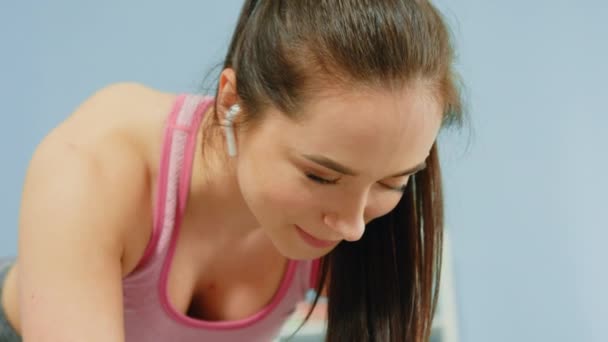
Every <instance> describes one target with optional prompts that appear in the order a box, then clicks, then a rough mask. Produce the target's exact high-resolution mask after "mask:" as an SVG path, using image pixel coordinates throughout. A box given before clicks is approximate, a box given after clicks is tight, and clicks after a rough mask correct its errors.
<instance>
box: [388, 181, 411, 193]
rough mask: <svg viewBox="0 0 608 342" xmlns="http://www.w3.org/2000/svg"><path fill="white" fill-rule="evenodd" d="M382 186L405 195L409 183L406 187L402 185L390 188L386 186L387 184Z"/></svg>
mask: <svg viewBox="0 0 608 342" xmlns="http://www.w3.org/2000/svg"><path fill="white" fill-rule="evenodd" d="M382 185H383V186H384V187H385V188H387V189H389V190H393V191H397V192H399V193H405V190H406V189H407V183H406V184H404V185H401V186H390V185H386V184H382Z"/></svg>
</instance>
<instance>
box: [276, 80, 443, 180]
mask: <svg viewBox="0 0 608 342" xmlns="http://www.w3.org/2000/svg"><path fill="white" fill-rule="evenodd" d="M425 92H426V90H424V88H422V89H420V88H418V89H416V88H414V89H409V90H406V91H403V92H399V93H389V92H356V91H353V92H343V93H342V94H340V95H338V96H325V97H320V98H319V99H318V100H317V101H311V102H310V103H309V104H308V105H307V106H305V107H304V108H303V110H302V115H303V116H304V118H303V120H299V121H298V122H297V123H296V122H294V121H291V124H288V126H289V127H286V128H285V129H284V130H282V134H285V135H286V136H285V137H284V138H285V139H286V140H287V141H286V142H287V143H288V144H289V145H290V146H294V145H295V146H297V150H300V151H302V153H312V154H326V155H327V156H328V157H331V158H336V159H339V160H341V161H343V162H344V163H348V164H349V165H352V166H353V167H354V166H359V165H361V164H362V163H363V164H381V165H384V168H391V167H393V164H394V168H395V170H392V171H399V170H402V169H404V168H405V167H409V166H413V165H417V164H418V163H419V162H421V161H423V160H424V159H425V158H426V156H427V155H428V153H429V151H430V148H431V146H432V144H433V142H434V141H435V138H436V135H437V132H438V130H439V126H440V124H441V111H440V107H439V104H438V103H434V100H433V96H429V94H426V93H425ZM410 164H412V165H410ZM390 171H391V170H388V172H390ZM370 172H371V171H370ZM378 172H387V170H384V169H383V170H378Z"/></svg>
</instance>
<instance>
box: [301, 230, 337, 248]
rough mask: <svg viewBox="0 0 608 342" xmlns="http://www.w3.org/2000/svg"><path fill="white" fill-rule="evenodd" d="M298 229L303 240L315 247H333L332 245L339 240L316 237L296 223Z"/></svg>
mask: <svg viewBox="0 0 608 342" xmlns="http://www.w3.org/2000/svg"><path fill="white" fill-rule="evenodd" d="M296 231H297V232H298V234H299V235H300V237H301V238H302V240H304V241H305V242H306V243H308V244H309V245H311V246H313V247H316V248H327V247H331V246H333V245H335V244H336V243H337V242H338V241H330V240H321V239H317V238H316V237H314V236H312V235H310V234H308V233H307V232H305V231H304V230H303V229H302V228H300V227H299V226H298V225H296Z"/></svg>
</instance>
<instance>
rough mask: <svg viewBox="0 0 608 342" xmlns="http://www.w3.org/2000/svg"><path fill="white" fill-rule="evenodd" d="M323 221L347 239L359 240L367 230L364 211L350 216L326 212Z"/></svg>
mask: <svg viewBox="0 0 608 342" xmlns="http://www.w3.org/2000/svg"><path fill="white" fill-rule="evenodd" d="M323 222H324V223H325V224H326V225H327V226H328V227H329V228H330V229H331V230H333V231H334V232H336V233H338V234H339V235H340V237H342V239H344V240H346V241H357V240H359V239H361V237H362V236H363V233H364V231H365V219H364V217H363V211H361V212H360V213H358V214H356V215H350V216H345V215H342V216H339V215H337V214H334V213H330V214H325V215H324V217H323Z"/></svg>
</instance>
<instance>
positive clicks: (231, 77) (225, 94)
mask: <svg viewBox="0 0 608 342" xmlns="http://www.w3.org/2000/svg"><path fill="white" fill-rule="evenodd" d="M216 100H217V113H216V115H217V116H218V117H217V119H218V121H217V122H223V121H224V119H225V115H226V113H227V112H228V111H229V110H230V107H232V106H233V105H235V104H237V103H238V93H237V88H236V74H235V72H234V69H232V68H226V69H224V70H223V71H222V73H221V74H220V84H219V91H218V98H217V99H216Z"/></svg>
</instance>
